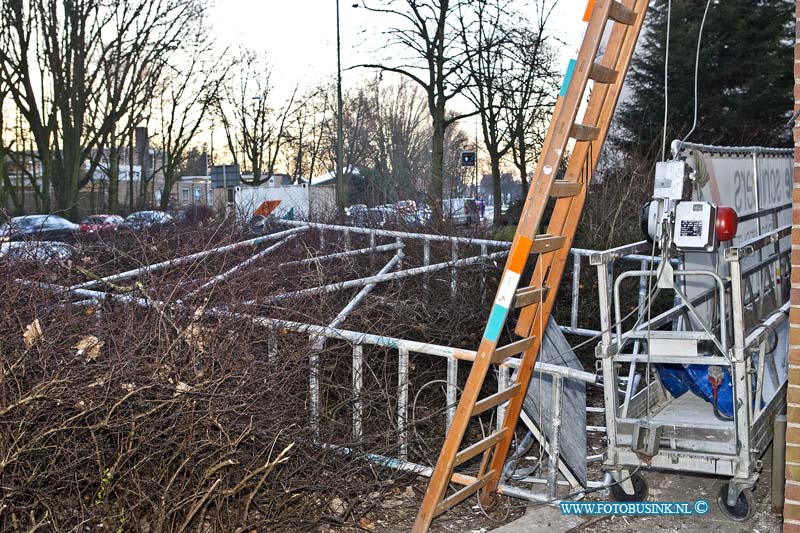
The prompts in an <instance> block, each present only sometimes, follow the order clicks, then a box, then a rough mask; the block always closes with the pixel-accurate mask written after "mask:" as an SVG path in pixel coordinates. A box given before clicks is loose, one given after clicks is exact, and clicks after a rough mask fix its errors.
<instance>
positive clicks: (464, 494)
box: [433, 470, 494, 516]
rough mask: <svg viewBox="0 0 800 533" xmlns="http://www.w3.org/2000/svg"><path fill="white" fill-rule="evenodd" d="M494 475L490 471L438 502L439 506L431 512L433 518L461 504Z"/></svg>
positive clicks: (492, 471)
mask: <svg viewBox="0 0 800 533" xmlns="http://www.w3.org/2000/svg"><path fill="white" fill-rule="evenodd" d="M493 475H494V470H490V471H489V472H487V473H485V474H484V475H482V476H481V477H479V478H478V480H477V481H476V482H475V483H473V484H472V485H467V486H466V487H464V488H462V489H461V490H459V491H458V492H456V493H455V494H453V495H452V496H450V497H449V498H447V499H446V500H442V501H441V502H439V505H437V506H436V509H435V510H434V511H433V515H434V516H439V515H440V514H442V513H443V512H445V511H447V510H448V509H450V508H451V507H453V506H454V505H458V504H459V503H461V502H463V501H464V500H466V499H467V498H469V497H470V496H472V495H473V494H475V493H476V492H478V491H479V490H481V489H482V488H483V487H484V486H486V484H487V483H489V480H490V479H491V477H492V476H493Z"/></svg>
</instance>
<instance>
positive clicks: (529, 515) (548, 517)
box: [492, 505, 584, 533]
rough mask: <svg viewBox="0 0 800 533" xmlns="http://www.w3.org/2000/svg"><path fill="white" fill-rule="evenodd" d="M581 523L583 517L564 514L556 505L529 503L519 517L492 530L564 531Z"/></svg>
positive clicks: (519, 532) (512, 532) (501, 532)
mask: <svg viewBox="0 0 800 533" xmlns="http://www.w3.org/2000/svg"><path fill="white" fill-rule="evenodd" d="M583 523H584V519H583V518H581V517H579V516H564V515H562V514H561V511H560V510H559V509H558V508H557V507H550V506H549V505H531V506H530V507H528V510H527V511H526V512H525V514H524V515H522V517H521V518H518V519H517V520H515V521H514V522H511V523H510V524H506V525H504V526H501V527H499V528H497V529H493V530H492V531H493V532H496V533H539V532H541V533H566V532H567V531H570V530H573V529H575V528H578V527H580V526H581V525H582V524H583Z"/></svg>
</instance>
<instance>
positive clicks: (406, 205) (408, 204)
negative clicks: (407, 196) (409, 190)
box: [394, 200, 417, 215]
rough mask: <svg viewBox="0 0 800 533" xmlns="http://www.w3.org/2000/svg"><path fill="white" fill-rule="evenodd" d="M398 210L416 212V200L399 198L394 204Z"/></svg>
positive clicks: (406, 212)
mask: <svg viewBox="0 0 800 533" xmlns="http://www.w3.org/2000/svg"><path fill="white" fill-rule="evenodd" d="M394 205H395V207H396V208H397V210H398V211H400V212H401V213H403V214H404V215H405V214H408V213H412V214H413V213H416V212H417V202H415V201H414V200H400V201H399V202H397V203H396V204H394Z"/></svg>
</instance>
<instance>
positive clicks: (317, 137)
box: [283, 84, 334, 182]
mask: <svg viewBox="0 0 800 533" xmlns="http://www.w3.org/2000/svg"><path fill="white" fill-rule="evenodd" d="M332 98H333V96H332V88H331V87H330V85H329V84H322V85H319V86H318V87H315V88H313V89H312V90H310V91H309V92H308V93H306V94H305V95H304V96H303V97H302V98H301V99H300V102H299V103H298V105H297V107H296V109H295V111H294V113H293V114H292V120H291V122H290V124H289V126H288V128H287V133H286V135H287V142H286V143H285V144H284V145H283V149H284V154H283V158H284V159H285V160H286V162H287V167H288V173H289V174H290V175H291V176H292V181H293V182H297V181H298V180H299V179H300V178H301V177H307V178H311V177H313V176H314V175H315V174H317V173H320V174H321V173H323V172H325V171H327V170H328V169H327V168H326V167H325V165H326V164H327V162H328V161H327V159H328V158H327V157H323V152H324V151H325V150H326V148H325V146H324V142H325V141H326V138H327V137H328V136H329V133H330V131H329V129H328V128H329V120H330V119H331V113H333V112H334V111H333V107H332V103H331V102H332Z"/></svg>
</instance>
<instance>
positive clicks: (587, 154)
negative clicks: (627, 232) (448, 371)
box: [413, 0, 648, 533]
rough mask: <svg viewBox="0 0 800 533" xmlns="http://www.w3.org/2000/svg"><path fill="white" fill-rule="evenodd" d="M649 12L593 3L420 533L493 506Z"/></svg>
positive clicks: (631, 3)
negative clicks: (499, 384)
mask: <svg viewBox="0 0 800 533" xmlns="http://www.w3.org/2000/svg"><path fill="white" fill-rule="evenodd" d="M647 6H648V0H622V1H615V0H589V5H588V6H587V8H586V14H585V15H584V21H585V22H587V26H586V33H585V35H584V39H583V43H582V45H581V48H580V51H579V53H578V57H577V59H575V60H572V61H570V65H569V68H568V69H567V73H566V76H565V79H564V83H563V85H562V88H561V93H560V95H559V97H558V100H557V102H556V106H555V109H554V111H553V118H552V120H551V122H550V128H549V131H548V133H547V137H546V139H545V143H544V146H543V149H542V153H541V156H540V158H539V162H538V164H537V165H536V173H535V176H534V178H533V180H532V182H531V187H530V189H529V191H528V196H527V198H526V200H525V207H524V208H523V211H522V216H521V218H520V221H519V225H518V226H517V231H516V234H515V235H514V241H513V243H512V245H511V251H510V253H509V256H508V260H507V261H506V265H505V268H504V270H503V275H502V277H501V279H500V285H499V287H498V289H497V293H496V295H495V299H494V303H493V305H492V309H491V312H490V315H489V319H488V322H487V324H486V328H485V330H484V334H483V339H482V340H481V343H480V346H479V347H478V352H477V355H476V357H475V361H474V362H473V364H472V369H471V371H470V374H469V377H468V378H467V383H466V385H465V386H464V391H463V393H462V395H461V399H460V401H459V404H458V407H457V409H456V412H455V416H454V418H453V422H452V424H451V426H450V430H449V431H448V433H447V436H446V438H445V441H444V444H443V445H442V451H441V453H440V455H439V459H438V461H437V462H436V467H435V469H434V471H433V475H432V476H431V480H430V483H429V485H428V490H427V492H426V493H425V497H424V499H423V501H422V505H421V506H420V509H419V513H418V514H417V519H416V522H415V524H414V529H413V531H415V532H418V533H421V532H424V531H427V530H428V528H429V527H430V524H431V521H432V520H433V519H434V518H435V517H437V516H439V515H440V514H442V513H444V512H445V511H447V510H448V509H449V508H451V507H452V506H454V505H456V504H458V503H460V502H462V501H464V500H465V499H466V498H468V497H469V496H471V495H473V494H475V493H476V492H478V491H482V492H481V494H480V497H481V502H482V503H483V504H484V505H490V504H491V503H492V502H493V500H494V496H493V495H494V493H495V492H496V490H497V487H498V484H499V483H500V476H501V473H502V471H503V466H504V464H505V461H506V457H507V455H508V450H509V447H510V446H511V441H512V439H513V436H514V430H515V427H516V424H517V420H518V418H519V415H520V410H521V409H522V404H523V400H524V398H525V394H526V392H527V389H528V384H529V382H530V378H531V373H532V372H533V368H534V365H535V363H536V358H537V355H538V352H539V348H540V346H541V337H542V334H541V333H542V332H543V331H544V329H545V326H546V325H547V321H548V319H549V317H550V313H551V311H552V308H553V303H554V302H555V298H556V292H557V289H558V286H559V283H560V282H561V277H562V275H563V273H564V266H565V264H566V262H567V256H568V255H569V250H570V247H571V245H572V240H573V238H574V236H575V232H576V230H577V227H578V220H579V218H580V214H581V212H582V211H583V205H584V201H585V199H586V192H587V187H588V184H589V182H590V180H591V177H592V174H593V173H594V170H595V168H596V167H597V161H598V159H599V156H600V151H601V148H602V146H603V142H604V141H605V138H606V135H607V133H608V129H609V126H610V124H611V119H612V116H613V114H614V109H615V108H616V105H617V100H618V98H619V94H620V91H621V89H622V84H623V81H624V79H625V74H626V73H627V71H628V67H629V65H630V61H631V57H632V56H633V51H634V49H635V47H636V41H637V40H638V37H639V32H640V31H641V28H642V23H643V22H644V17H645V14H646V12H647ZM609 26H610V28H609V29H610V35H609V38H608V40H607V43H606V47H605V51H604V53H603V54H602V58H601V59H599V61H598V57H597V56H598V51H599V49H600V47H601V44H602V42H603V34H604V33H605V32H606V28H607V27H609ZM589 80H593V82H594V84H593V87H592V90H591V95H590V96H589V101H588V104H587V106H586V108H585V112H584V116H583V118H582V120H581V122H580V123H578V122H576V120H577V117H578V112H579V110H580V108H581V104H582V102H583V101H584V95H585V93H586V90H587V87H588V84H589ZM570 139H573V140H574V146H573V147H572V151H571V155H570V158H569V163H568V165H567V168H566V172H565V174H564V179H556V176H557V174H558V173H559V168H560V165H561V162H562V159H563V155H564V153H565V152H566V151H567V149H568V144H569V143H570ZM551 198H552V199H554V200H553V201H554V204H555V205H554V207H553V212H552V215H551V217H550V221H549V223H548V226H547V231H546V233H544V234H540V233H539V226H540V224H541V222H542V218H543V215H544V212H545V208H546V207H547V206H548V202H550V199H551ZM532 255H535V256H537V257H538V260H536V264H535V267H534V269H533V275H532V277H531V282H530V284H529V285H528V286H524V285H522V286H520V278H521V277H522V274H523V271H524V269H525V267H526V265H527V264H528V261H529V260H530V258H531V256H532ZM512 309H519V317H518V319H517V324H516V327H515V330H514V333H515V334H516V336H518V337H519V340H516V341H513V342H511V343H510V344H507V345H505V346H502V347H498V346H497V343H498V340H499V339H500V336H501V333H502V332H503V330H504V329H505V324H506V321H507V319H508V316H509V313H510V311H511V310H512ZM519 354H522V360H521V364H520V366H519V369H518V371H517V373H516V379H515V381H514V383H513V384H511V386H510V387H509V388H507V389H505V390H503V391H501V392H498V393H495V394H492V395H490V396H488V397H485V398H483V399H479V398H478V397H479V394H480V391H481V388H482V387H483V384H484V381H485V379H486V375H487V373H488V371H489V368H490V367H491V366H492V365H498V364H501V363H503V362H504V361H505V360H506V359H508V358H509V357H512V356H515V355H519ZM505 402H509V403H508V406H507V409H506V414H505V418H504V420H503V422H502V426H501V427H500V428H499V429H498V430H497V431H495V432H493V433H491V434H490V435H488V436H486V437H485V438H483V439H481V440H479V441H478V442H475V443H473V444H471V445H469V446H467V447H466V448H463V449H462V445H463V444H464V443H463V440H464V434H465V432H466V430H467V426H468V424H469V422H470V419H471V418H472V417H474V416H476V415H479V414H480V413H483V412H485V411H488V410H489V409H493V408H496V407H498V406H500V405H502V404H503V403H505ZM480 454H483V460H482V462H481V467H480V471H479V473H478V475H477V476H476V477H475V478H470V482H469V484H467V485H466V486H464V487H463V488H461V489H460V490H458V491H456V492H455V493H454V494H452V495H450V496H449V497H446V491H447V487H448V485H449V483H450V482H451V479H452V480H453V481H454V482H459V481H461V482H462V484H463V482H464V478H465V477H466V476H461V475H459V474H455V475H454V469H455V467H456V466H458V465H461V464H463V463H465V462H467V461H469V460H470V459H472V458H474V457H477V456H478V455H480Z"/></svg>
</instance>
